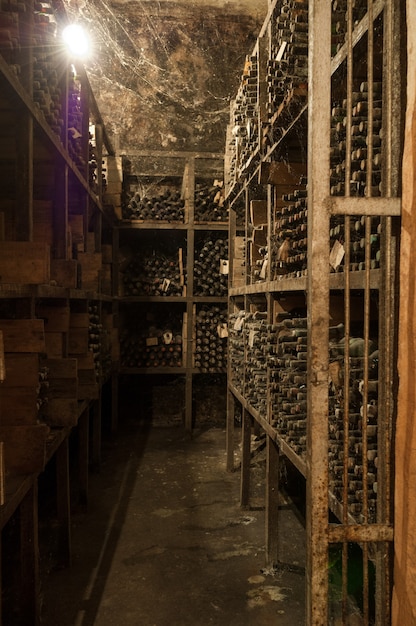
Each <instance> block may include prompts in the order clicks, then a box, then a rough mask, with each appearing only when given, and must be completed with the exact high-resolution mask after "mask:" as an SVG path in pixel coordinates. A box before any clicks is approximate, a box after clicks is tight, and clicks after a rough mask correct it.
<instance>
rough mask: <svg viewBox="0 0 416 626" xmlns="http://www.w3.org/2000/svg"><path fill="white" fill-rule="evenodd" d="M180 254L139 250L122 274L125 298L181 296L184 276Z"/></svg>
mask: <svg viewBox="0 0 416 626" xmlns="http://www.w3.org/2000/svg"><path fill="white" fill-rule="evenodd" d="M182 266H183V264H181V261H180V254H179V253H176V254H171V255H165V254H162V253H161V252H160V251H155V250H153V249H148V250H141V251H140V253H137V254H135V255H134V256H133V257H132V258H131V259H130V261H129V262H128V264H127V266H126V269H125V271H124V274H123V288H124V295H125V296H182V295H183V294H184V284H185V274H184V269H183V267H182Z"/></svg>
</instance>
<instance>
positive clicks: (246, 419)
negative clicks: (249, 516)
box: [240, 408, 251, 507]
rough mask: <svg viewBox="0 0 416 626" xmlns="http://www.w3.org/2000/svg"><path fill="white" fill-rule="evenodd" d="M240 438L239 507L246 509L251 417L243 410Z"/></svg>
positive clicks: (248, 498)
mask: <svg viewBox="0 0 416 626" xmlns="http://www.w3.org/2000/svg"><path fill="white" fill-rule="evenodd" d="M241 437H242V442H241V444H242V445H241V483H240V505H241V506H243V507H247V506H248V505H249V503H250V457H251V416H250V413H249V412H248V411H247V409H244V408H243V426H242V433H241Z"/></svg>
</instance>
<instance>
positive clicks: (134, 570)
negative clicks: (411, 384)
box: [42, 424, 305, 626]
mask: <svg viewBox="0 0 416 626" xmlns="http://www.w3.org/2000/svg"><path fill="white" fill-rule="evenodd" d="M253 479H254V480H253V491H255V492H256V494H255V498H254V499H253V503H254V502H255V505H256V506H253V508H251V509H246V510H243V509H241V508H240V506H239V503H238V498H239V475H238V472H235V473H231V474H230V473H227V472H226V471H225V432H224V430H223V429H221V428H213V429H210V430H206V431H200V432H199V433H197V434H195V436H194V437H193V438H192V439H190V437H189V435H187V434H186V433H185V432H184V431H183V430H182V428H178V427H174V428H152V429H149V428H148V427H147V426H146V424H142V425H137V424H135V425H130V427H129V429H125V430H124V431H123V432H120V434H119V436H118V438H117V440H116V442H113V443H112V444H110V445H107V446H106V449H105V450H104V460H103V466H102V469H101V473H100V474H99V475H94V476H92V477H91V484H90V498H89V500H90V501H89V512H88V513H82V512H79V511H78V512H75V513H74V517H73V565H72V567H71V568H70V569H69V570H61V571H52V570H53V567H52V565H53V560H52V556H50V561H49V563H47V562H46V561H47V559H46V558H45V559H44V567H43V569H44V581H43V591H42V593H43V604H44V606H43V621H42V624H44V625H45V626H56V625H57V624H59V626H69V625H77V626H81V625H82V626H91V625H93V624H94V625H97V626H110V625H117V626H118V625H120V624H123V625H124V626H139V625H140V626H168V625H178V626H187V625H189V626H191V625H192V626H205V625H210V624H216V625H218V626H220V625H221V626H222V625H224V626H245V625H247V626H248V625H250V626H252V625H253V624H256V626H262V625H264V626H265V625H269V624H279V626H297V625H301V624H303V623H304V617H303V616H304V563H303V558H304V554H305V550H304V545H303V539H304V537H303V529H302V527H301V525H300V523H299V521H298V519H297V517H296V515H295V514H294V511H293V510H292V508H291V506H290V505H288V504H284V503H282V507H281V508H282V515H281V520H282V532H281V541H282V544H281V558H280V561H281V564H280V565H279V567H278V568H276V569H273V568H265V557H264V510H263V507H262V506H261V497H260V498H259V496H258V494H259V493H260V494H261V493H262V482H263V479H262V477H261V476H260V473H259V467H257V468H256V467H253ZM44 532H45V534H48V533H49V540H50V531H48V533H47V532H46V529H45V528H44ZM46 570H51V571H50V573H49V574H48V575H46V574H47V572H46Z"/></svg>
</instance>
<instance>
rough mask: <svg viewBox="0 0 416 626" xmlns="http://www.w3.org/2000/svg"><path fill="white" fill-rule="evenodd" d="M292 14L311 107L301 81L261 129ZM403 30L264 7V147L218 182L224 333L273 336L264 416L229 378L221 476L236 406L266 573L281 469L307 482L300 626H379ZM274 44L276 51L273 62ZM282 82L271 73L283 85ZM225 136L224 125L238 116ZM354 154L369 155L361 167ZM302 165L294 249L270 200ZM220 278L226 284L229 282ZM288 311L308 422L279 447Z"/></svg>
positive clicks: (378, 18)
mask: <svg viewBox="0 0 416 626" xmlns="http://www.w3.org/2000/svg"><path fill="white" fill-rule="evenodd" d="M305 9H307V19H306V20H305V13H306V11H305ZM291 11H292V15H293V19H294V22H293V27H292V28H291V29H287V26H288V24H287V22H285V21H284V20H285V19H286V18H287V16H288V15H289V14H290V12H291ZM302 11H303V17H301V18H299V19H300V20H303V22H304V23H305V21H306V22H307V23H308V76H307V101H305V100H302V91H301V90H300V88H299V84H300V83H299V81H298V82H297V83H296V81H295V83H293V81H292V83H291V89H292V91H290V89H289V88H288V87H287V85H285V84H284V83H282V81H280V82H279V88H280V89H282V91H281V94H280V96H279V95H277V96H276V93H274V97H273V98H272V97H269V110H268V112H267V114H266V113H265V107H264V105H263V103H261V102H260V100H261V94H262V93H263V91H262V88H261V87H260V85H263V86H264V83H265V82H266V81H269V84H270V83H272V84H273V80H271V79H270V72H269V70H268V68H269V67H270V66H273V68H275V67H276V59H279V58H281V56H282V55H281V54H280V55H279V53H281V51H282V41H283V40H282V39H281V33H282V32H284V29H285V28H286V29H287V30H291V32H292V33H293V32H295V31H296V30H297V26H296V23H297V22H296V20H297V15H299V14H301V13H302ZM282 15H283V16H284V17H283V19H282V17H281V16H282ZM403 19H404V14H403V9H402V6H401V3H400V2H385V1H383V0H380V1H378V0H377V1H374V2H371V1H370V0H369V1H368V2H363V3H360V2H352V1H350V0H346V1H345V2H334V3H333V5H332V7H331V6H329V5H328V4H325V3H322V2H318V1H317V0H309V3H308V2H285V1H276V2H272V3H270V7H269V12H268V16H267V18H266V20H265V24H264V26H263V28H262V31H261V33H260V36H259V41H258V43H257V45H256V47H255V48H254V50H253V53H252V55H251V56H250V57H249V59H250V60H252V59H253V58H255V59H256V62H257V68H258V84H259V89H258V92H257V94H258V99H259V100H258V106H257V109H256V111H257V113H258V116H259V117H258V121H259V126H260V127H261V128H263V139H264V137H266V138H267V141H263V143H262V139H261V138H260V139H259V144H258V145H256V146H255V147H254V149H253V151H252V155H251V157H249V158H247V159H246V160H245V161H244V160H243V161H241V159H240V162H239V161H238V159H239V158H240V154H241V153H239V152H238V140H237V141H236V142H235V143H234V144H233V142H232V141H231V142H230V144H229V146H230V145H231V152H232V150H233V149H235V150H236V155H235V158H234V159H233V157H232V156H230V155H229V156H228V158H227V159H226V162H231V163H234V164H237V165H238V166H237V165H235V166H234V170H233V171H234V172H235V176H234V180H233V177H232V176H230V177H229V178H228V180H229V196H228V197H229V200H230V206H231V208H232V209H234V211H233V210H232V216H233V219H232V220H231V232H230V241H232V240H233V238H234V237H235V235H236V234H237V235H240V236H244V237H245V238H246V243H247V245H246V263H247V272H246V281H245V285H242V286H238V287H233V284H232V283H231V289H230V314H231V319H230V326H231V327H235V319H236V317H237V318H239V320H240V322H239V325H240V326H242V327H243V329H244V326H246V327H247V328H249V323H250V319H251V317H250V315H251V316H252V315H253V314H254V315H257V314H259V313H260V314H261V317H262V318H263V319H264V324H265V325H266V327H267V328H268V335H265V338H264V339H263V343H265V344H266V345H267V348H268V349H267V350H266V351H265V353H264V354H263V357H261V356H258V357H257V358H258V360H257V367H258V370H257V371H258V372H261V375H262V376H263V377H264V380H266V389H267V402H266V405H265V407H264V406H262V405H261V404H260V407H259V406H258V405H255V406H253V400H252V398H251V397H250V395H249V394H247V378H248V377H249V376H252V373H251V372H250V371H249V368H248V367H247V365H245V366H244V371H243V374H242V373H241V370H240V371H239V372H238V374H237V372H236V371H235V370H234V369H233V364H232V363H231V362H230V367H229V396H228V398H229V402H228V408H229V413H228V433H227V458H228V468H229V469H230V470H231V469H233V468H234V447H235V443H234V428H235V426H234V416H235V414H234V409H235V405H236V404H240V405H241V407H242V462H241V476H242V488H241V495H242V503H243V504H248V500H249V475H250V471H249V468H250V432H251V426H252V423H255V424H257V428H258V427H260V428H261V429H263V431H264V432H265V433H266V436H267V460H266V477H267V480H266V520H267V521H266V539H265V543H266V559H267V561H268V563H269V564H277V561H278V527H279V519H278V511H277V508H278V507H277V494H276V491H277V489H276V487H277V484H278V481H279V463H280V457H281V456H284V457H286V459H287V460H288V461H289V462H290V463H291V464H292V465H293V466H294V467H296V468H297V470H298V471H299V472H300V473H301V474H302V475H303V476H304V478H305V482H306V534H307V546H308V547H307V565H306V607H307V608H306V623H307V624H332V623H342V624H347V623H348V619H349V616H350V615H351V613H356V614H357V615H359V619H360V620H361V621H360V623H362V624H366V625H367V624H387V623H390V597H391V587H392V580H391V570H392V541H393V516H392V500H393V493H392V478H393V476H392V474H393V469H392V467H393V454H394V452H393V432H394V416H395V403H396V391H397V377H396V351H397V319H398V316H397V307H398V295H397V285H398V281H397V280H396V276H397V258H398V221H399V216H400V209H401V202H400V183H399V181H400V167H401V166H400V162H401V153H402V140H403V137H402V135H403V102H404V99H403V85H402V83H401V80H402V79H401V77H400V71H399V68H400V64H401V62H402V56H401V55H402V48H403V46H402V42H401V33H403V32H404V29H403ZM276 23H279V24H280V25H279V29H280V30H278V29H277V28H276ZM303 32H305V28H303ZM276 33H277V34H276ZM276 37H280V39H278V40H277V41H278V46H276ZM283 39H284V35H283ZM284 47H285V46H283V48H284ZM276 50H278V54H277V55H276ZM265 51H266V52H265ZM267 53H268V54H267ZM265 57H266V61H265ZM288 63H289V65H290V61H288ZM282 67H283V66H279V65H278V69H279V71H281V69H282ZM292 74H293V65H292ZM303 74H304V72H303ZM298 78H299V77H298ZM242 81H243V83H244V81H245V74H243V78H242ZM296 90H298V91H296ZM271 92H272V89H269V93H271ZM294 93H297V94H298V95H299V97H297V98H296V97H294ZM363 94H364V95H363ZM279 97H280V100H279ZM358 102H360V103H361V104H360V106H359V107H358V109H357V103H358ZM232 111H233V109H232ZM360 111H361V115H358V113H359V112H360ZM240 113H241V111H240ZM285 113H286V115H285ZM336 116H339V117H340V118H341V119H339V120H336V119H335V117H336ZM337 121H338V122H339V123H340V124H339V125H338V126H336V122H337ZM231 122H232V124H234V123H235V118H233V113H232V120H231ZM361 123H362V126H361V130H359V128H360V124H361ZM381 129H382V130H381ZM235 134H236V135H237V137H238V133H235ZM358 135H359V136H358ZM236 145H237V148H236ZM358 146H361V148H362V150H361V153H360V154H362V155H365V156H362V158H361V160H360V163H359V167H358V163H357V152H356V151H357V147H358ZM259 155H260V156H259ZM302 164H303V166H304V168H305V170H304V173H305V174H306V175H307V205H306V207H307V208H306V211H307V218H306V217H305V219H304V220H303V222H302V229H303V231H302V229H300V230H301V231H302V232H304V233H305V234H303V235H302V238H300V237H299V236H298V235H296V234H294V229H293V228H292V230H291V231H290V233H289V236H287V237H286V235H284V233H285V231H284V229H283V227H282V228H281V229H280V230H279V228H280V225H281V224H285V223H286V222H284V221H279V219H280V218H281V217H282V216H284V215H285V211H286V210H289V211H290V208H289V209H287V207H288V202H287V201H285V202H284V203H283V204H282V203H281V202H280V198H281V197H282V194H281V192H282V190H284V189H285V188H286V187H287V186H288V185H289V187H290V185H292V188H293V189H298V190H299V189H300V188H302V189H305V183H306V181H305V180H303V181H302V182H303V185H300V184H299V183H298V184H294V183H293V181H292V180H290V175H291V174H292V175H293V173H294V172H295V173H296V172H298V170H299V167H298V166H299V165H300V166H302ZM300 169H301V168H300ZM288 174H289V175H288ZM336 176H337V178H336ZM298 178H299V176H298ZM226 180H227V177H226ZM283 193H287V192H286V190H284V191H283ZM289 195H290V194H289ZM253 200H254V201H258V200H260V201H263V202H265V203H266V206H267V220H264V221H263V225H262V226H261V228H263V229H264V230H265V231H266V232H267V246H266V257H265V261H266V262H265V263H264V264H263V268H262V269H263V273H262V274H260V276H259V275H255V274H254V278H253V271H252V268H251V265H252V264H253V261H254V259H253V257H252V256H251V253H252V248H253V245H254V244H255V239H256V236H257V234H256V230H257V229H258V228H259V227H258V226H256V225H255V224H254V221H253V219H252V218H253V215H252V213H253ZM286 200H287V199H286ZM290 206H293V205H290ZM241 207H242V208H241ZM250 212H251V216H250ZM241 213H243V214H244V218H243V219H244V223H242V220H241ZM291 219H292V223H293V221H295V222H296V220H297V219H298V217H297V216H295V217H293V211H292V217H291ZM299 219H300V218H299ZM237 223H238V225H236V224H237ZM357 233H358V234H359V238H358V236H357ZM276 234H277V236H276ZM306 237H307V248H306V249H305V252H303V247H302V246H304V245H305V239H306ZM284 239H287V243H286V246H287V249H288V252H287V255H286V256H280V257H277V256H276V241H277V242H278V244H279V246H281V245H282V241H283V240H284ZM299 250H300V252H299ZM337 253H338V254H339V256H337ZM280 254H281V250H280ZM231 256H232V252H231ZM282 258H283V259H284V260H283V261H282V260H281V259H282ZM273 268H274V269H273ZM276 268H277V271H276ZM230 272H231V275H233V268H232V267H231V269H230ZM295 308H298V309H299V308H301V309H302V312H303V316H304V317H303V320H304V322H305V328H306V332H305V333H304V337H305V339H304V340H302V341H304V342H306V343H307V348H306V346H305V347H301V350H302V351H304V350H307V352H306V354H307V359H306V360H307V370H306V377H305V379H306V384H305V385H303V391H302V394H301V395H302V396H303V395H305V393H304V392H305V388H306V411H305V417H303V415H302V413H301V412H298V413H296V411H298V409H295V408H293V407H292V408H291V407H289V410H292V411H294V412H295V417H296V424H295V426H296V428H297V429H298V430H299V432H298V433H297V434H296V432H295V431H293V432H295V434H293V432H292V430H293V429H292V430H291V433H292V434H291V435H290V436H289V435H288V429H289V428H292V427H291V426H288V425H290V424H293V420H292V418H291V416H290V414H289V413H285V411H282V410H281V406H282V404H281V400H279V389H281V388H282V386H283V385H282V384H280V383H279V382H278V383H277V389H278V391H277V392H275V388H276V383H275V382H274V381H275V380H278V381H279V380H280V381H281V380H282V377H283V376H284V375H286V376H287V375H288V373H289V374H290V371H289V369H290V367H292V366H293V360H292V361H290V359H289V360H286V361H285V360H284V359H283V358H281V355H282V353H283V352H284V350H285V348H284V347H282V345H281V344H280V343H279V341H280V340H279V337H280V338H281V337H282V333H284V334H285V335H287V336H290V335H291V333H292V331H290V330H289V331H288V329H287V328H284V324H282V325H281V326H279V320H283V319H284V318H285V317H287V316H288V315H287V314H288V313H290V311H291V310H294V309H295ZM241 318H244V319H243V321H241ZM256 332H257V331H256ZM249 333H250V331H249ZM292 335H293V333H292ZM282 341H283V340H282ZM241 346H242V348H243V350H244V357H243V361H244V363H245V364H246V363H247V362H248V361H249V358H250V354H251V353H252V351H253V346H254V348H255V343H254V342H253V330H252V329H251V334H250V341H247V340H244V330H243V331H241ZM230 349H231V344H230ZM293 350H295V348H293ZM303 353H304V352H303ZM276 355H277V356H276ZM292 358H296V356H295V357H292ZM301 358H303V357H301ZM289 362H290V363H291V364H292V365H290V366H289V365H287V363H289ZM288 368H289V369H288ZM290 380H291V381H292V382H291V384H292V386H294V387H295V388H296V385H299V384H300V383H299V381H302V380H303V378H302V377H301V376H299V375H297V376H296V377H293V376H292V378H290ZM293 381H295V383H293ZM279 384H280V387H279ZM298 390H299V388H298ZM279 402H280V404H279ZM286 404H287V403H286ZM298 405H300V403H298ZM334 553H337V555H339V564H338V565H337V567H338V577H339V580H337V588H336V589H335V584H334V581H333V579H332V580H331V576H333V575H332V572H331V568H329V559H330V555H331V558H332V556H333V555H334ZM357 563H358V568H359V572H360V577H361V579H362V582H361V585H360V591H359V593H358V596H359V597H357V594H354V593H352V592H351V577H352V570H353V567H355V566H356V565H357ZM335 604H337V605H338V608H337V609H336V610H335V609H334V606H335ZM336 620H338V621H336ZM340 620H341V621H340Z"/></svg>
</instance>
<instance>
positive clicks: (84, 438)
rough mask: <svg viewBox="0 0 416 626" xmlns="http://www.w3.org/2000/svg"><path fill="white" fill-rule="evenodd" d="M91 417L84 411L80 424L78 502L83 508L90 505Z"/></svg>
mask: <svg viewBox="0 0 416 626" xmlns="http://www.w3.org/2000/svg"><path fill="white" fill-rule="evenodd" d="M88 418H89V416H88V411H84V412H83V413H82V415H81V416H80V418H79V422H78V483H79V491H78V500H79V503H80V504H81V505H83V506H87V504H88V467H89V454H88V451H89V419H88Z"/></svg>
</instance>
